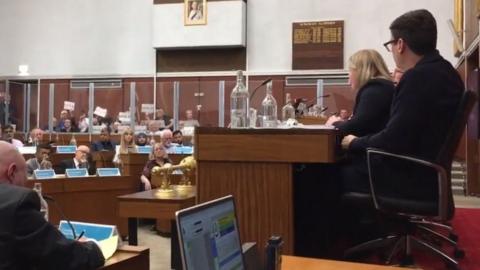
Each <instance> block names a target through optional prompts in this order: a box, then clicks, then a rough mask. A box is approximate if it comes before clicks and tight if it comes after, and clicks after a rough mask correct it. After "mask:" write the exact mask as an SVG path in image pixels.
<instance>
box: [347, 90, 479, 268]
mask: <svg viewBox="0 0 480 270" xmlns="http://www.w3.org/2000/svg"><path fill="white" fill-rule="evenodd" d="M475 101H476V95H475V93H474V92H472V91H469V90H467V91H465V92H464V94H463V96H462V98H461V100H460V104H459V106H458V109H457V111H456V114H455V118H454V122H453V124H452V127H451V128H450V131H449V134H448V135H447V138H446V140H445V142H444V144H443V146H442V148H441V149H440V151H439V154H438V156H437V158H436V159H435V161H433V162H432V161H427V160H422V159H419V158H415V157H411V156H405V155H398V154H393V153H389V152H385V151H382V150H379V149H367V162H368V172H369V179H370V189H371V194H364V193H358V192H350V193H345V194H344V195H342V200H343V201H347V202H349V203H350V204H351V203H355V204H357V205H362V204H363V205H368V204H370V205H371V203H372V201H373V205H374V207H375V209H377V210H378V212H379V213H380V215H381V216H382V217H384V218H387V219H390V220H392V219H393V220H394V222H395V223H396V224H397V225H399V226H398V228H397V230H396V234H392V235H388V236H385V237H382V238H378V239H375V240H371V241H368V242H366V243H363V244H360V245H358V246H355V247H353V248H350V249H348V250H347V251H346V252H345V254H344V257H345V258H352V257H354V256H355V254H358V253H361V252H364V251H368V250H372V249H378V248H380V247H385V246H389V245H393V248H392V250H391V252H390V254H389V256H388V257H387V258H386V263H387V264H390V263H391V262H392V259H393V258H394V256H396V255H398V254H399V251H401V250H403V253H402V256H401V257H402V258H401V264H402V265H411V264H413V257H412V255H411V248H412V244H413V243H414V244H417V245H419V246H422V247H424V248H425V249H427V250H429V251H431V252H433V253H434V254H436V255H438V256H440V257H441V258H443V260H444V261H445V262H446V263H447V265H449V266H451V267H453V268H456V269H458V262H457V261H456V260H455V259H454V258H452V257H451V256H449V255H447V253H446V252H445V251H444V250H443V249H442V245H441V243H442V242H445V243H448V244H450V245H451V246H452V247H453V248H454V256H453V257H455V258H461V257H463V256H464V252H463V251H462V250H461V249H459V248H458V246H457V236H456V235H455V234H454V233H453V229H452V227H451V226H450V224H449V221H450V220H451V219H452V218H453V215H454V210H455V206H454V202H453V195H452V189H451V175H450V174H451V164H452V161H453V157H454V154H455V151H456V149H457V147H458V144H459V142H460V139H461V137H462V134H463V130H464V128H465V125H466V123H467V120H468V116H469V114H470V111H471V110H472V108H473V105H474V104H475Z"/></svg>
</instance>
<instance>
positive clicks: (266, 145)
mask: <svg viewBox="0 0 480 270" xmlns="http://www.w3.org/2000/svg"><path fill="white" fill-rule="evenodd" d="M195 132H196V134H195V146H196V148H195V159H196V160H197V182H196V183H197V201H198V203H202V202H205V201H209V200H212V199H216V198H219V197H222V196H225V195H228V194H232V195H234V196H235V202H236V208H237V214H238V219H239V227H240V235H241V239H242V242H256V243H257V246H259V247H263V246H264V244H265V243H266V242H267V239H268V238H269V237H270V236H271V235H273V234H278V235H281V236H282V238H283V240H284V249H283V250H284V254H287V255H291V254H294V248H293V247H294V240H295V239H294V224H293V223H294V222H293V219H294V216H293V211H294V209H293V191H292V187H293V176H292V174H293V169H292V167H293V164H294V163H330V162H335V161H336V156H337V155H336V152H337V149H336V140H337V132H336V131H334V130H313V129H288V130H286V129H244V130H242V129H228V128H210V127H198V128H196V129H195ZM259 254H261V255H262V256H263V252H259Z"/></svg>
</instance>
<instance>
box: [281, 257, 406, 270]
mask: <svg viewBox="0 0 480 270" xmlns="http://www.w3.org/2000/svg"><path fill="white" fill-rule="evenodd" d="M281 269H282V270H331V269H335V270H405V268H401V267H392V266H384V265H374V264H364V263H352V262H342V261H332V260H322V259H314V258H303V257H295V256H286V255H284V256H282V268H281Z"/></svg>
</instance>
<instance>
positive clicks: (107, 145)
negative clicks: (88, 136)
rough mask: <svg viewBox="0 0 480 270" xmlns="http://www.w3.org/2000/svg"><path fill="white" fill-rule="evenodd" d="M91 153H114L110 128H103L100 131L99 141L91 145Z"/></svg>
mask: <svg viewBox="0 0 480 270" xmlns="http://www.w3.org/2000/svg"><path fill="white" fill-rule="evenodd" d="M92 151H93V152H97V151H115V143H113V142H112V141H111V140H110V127H108V126H104V127H103V128H102V130H101V131H100V140H98V141H96V142H94V143H92Z"/></svg>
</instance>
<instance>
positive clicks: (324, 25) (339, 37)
mask: <svg viewBox="0 0 480 270" xmlns="http://www.w3.org/2000/svg"><path fill="white" fill-rule="evenodd" d="M292 31H293V32H292V43H293V44H292V50H293V51H292V69H343V40H344V38H343V37H344V23H343V21H319V22H302V23H293V25H292Z"/></svg>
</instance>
